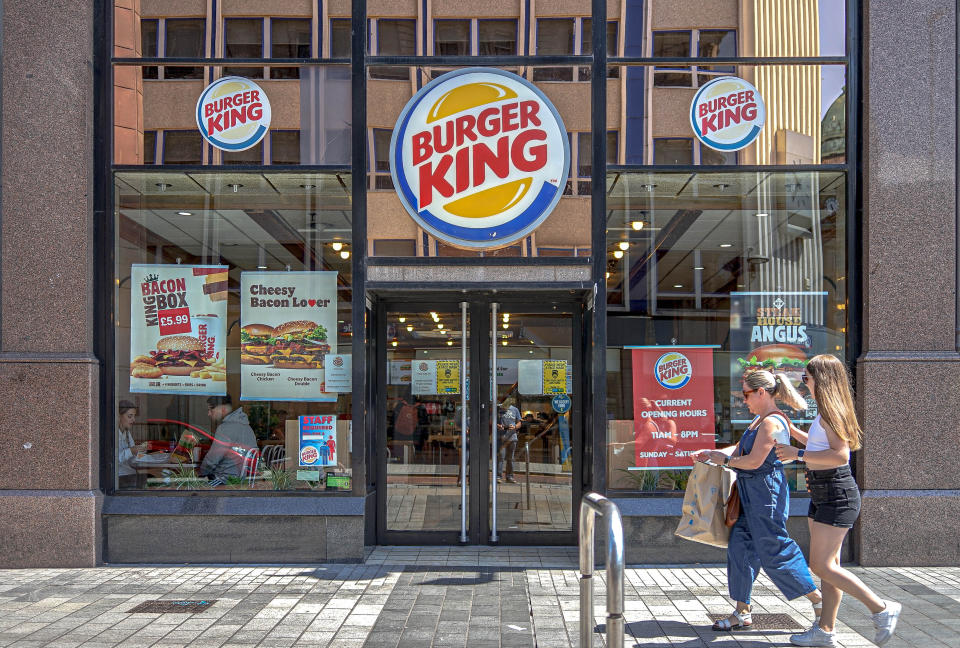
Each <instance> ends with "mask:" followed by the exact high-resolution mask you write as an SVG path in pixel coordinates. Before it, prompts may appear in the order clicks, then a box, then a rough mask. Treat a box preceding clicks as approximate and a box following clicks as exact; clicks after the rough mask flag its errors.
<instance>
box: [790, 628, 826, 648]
mask: <svg viewBox="0 0 960 648" xmlns="http://www.w3.org/2000/svg"><path fill="white" fill-rule="evenodd" d="M790 643H792V644H793V645H794V646H836V645H837V633H835V632H827V631H826V630H822V629H821V628H820V626H819V625H817V624H816V623H814V624H813V625H812V626H810V629H809V630H807V631H806V632H804V633H802V634H795V635H790Z"/></svg>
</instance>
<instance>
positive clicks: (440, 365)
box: [410, 360, 460, 396]
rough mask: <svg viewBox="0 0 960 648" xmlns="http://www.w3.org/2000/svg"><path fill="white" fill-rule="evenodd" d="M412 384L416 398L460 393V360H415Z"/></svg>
mask: <svg viewBox="0 0 960 648" xmlns="http://www.w3.org/2000/svg"><path fill="white" fill-rule="evenodd" d="M410 365H411V366H410V384H411V389H412V392H413V394H414V395H415V396H436V395H438V394H459V393H460V361H459V360H413V361H412V362H411V363H410Z"/></svg>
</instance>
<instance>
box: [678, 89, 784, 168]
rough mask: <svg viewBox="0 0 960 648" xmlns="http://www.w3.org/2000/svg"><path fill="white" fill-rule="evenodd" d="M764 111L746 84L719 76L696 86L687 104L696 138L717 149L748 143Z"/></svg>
mask: <svg viewBox="0 0 960 648" xmlns="http://www.w3.org/2000/svg"><path fill="white" fill-rule="evenodd" d="M766 118H767V111H766V108H765V107H764V105H763V98H762V97H761V96H760V93H759V92H758V91H757V89H756V88H754V87H753V85H751V84H750V83H748V82H746V81H744V80H743V79H740V78H737V77H719V78H717V79H714V80H713V81H710V82H709V83H707V84H706V85H704V86H703V87H701V88H700V90H699V91H698V92H697V94H696V95H694V97H693V103H692V104H691V105H690V125H691V126H693V132H694V133H695V134H696V136H697V139H699V140H700V141H701V142H703V143H704V144H706V145H707V146H709V147H710V148H712V149H715V150H717V151H739V150H740V149H742V148H745V147H747V146H749V145H750V144H751V143H753V141H754V140H755V139H757V136H758V135H760V130H761V129H762V128H763V123H764V121H766Z"/></svg>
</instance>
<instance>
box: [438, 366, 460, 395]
mask: <svg viewBox="0 0 960 648" xmlns="http://www.w3.org/2000/svg"><path fill="white" fill-rule="evenodd" d="M437 393H438V394H459V393H460V361H459V360H437Z"/></svg>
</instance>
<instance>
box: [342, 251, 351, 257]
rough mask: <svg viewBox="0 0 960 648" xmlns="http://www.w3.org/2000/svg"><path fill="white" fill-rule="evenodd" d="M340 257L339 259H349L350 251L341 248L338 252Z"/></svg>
mask: <svg viewBox="0 0 960 648" xmlns="http://www.w3.org/2000/svg"><path fill="white" fill-rule="evenodd" d="M340 258H341V259H349V258H350V252H349V251H347V250H343V251H342V252H340Z"/></svg>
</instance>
